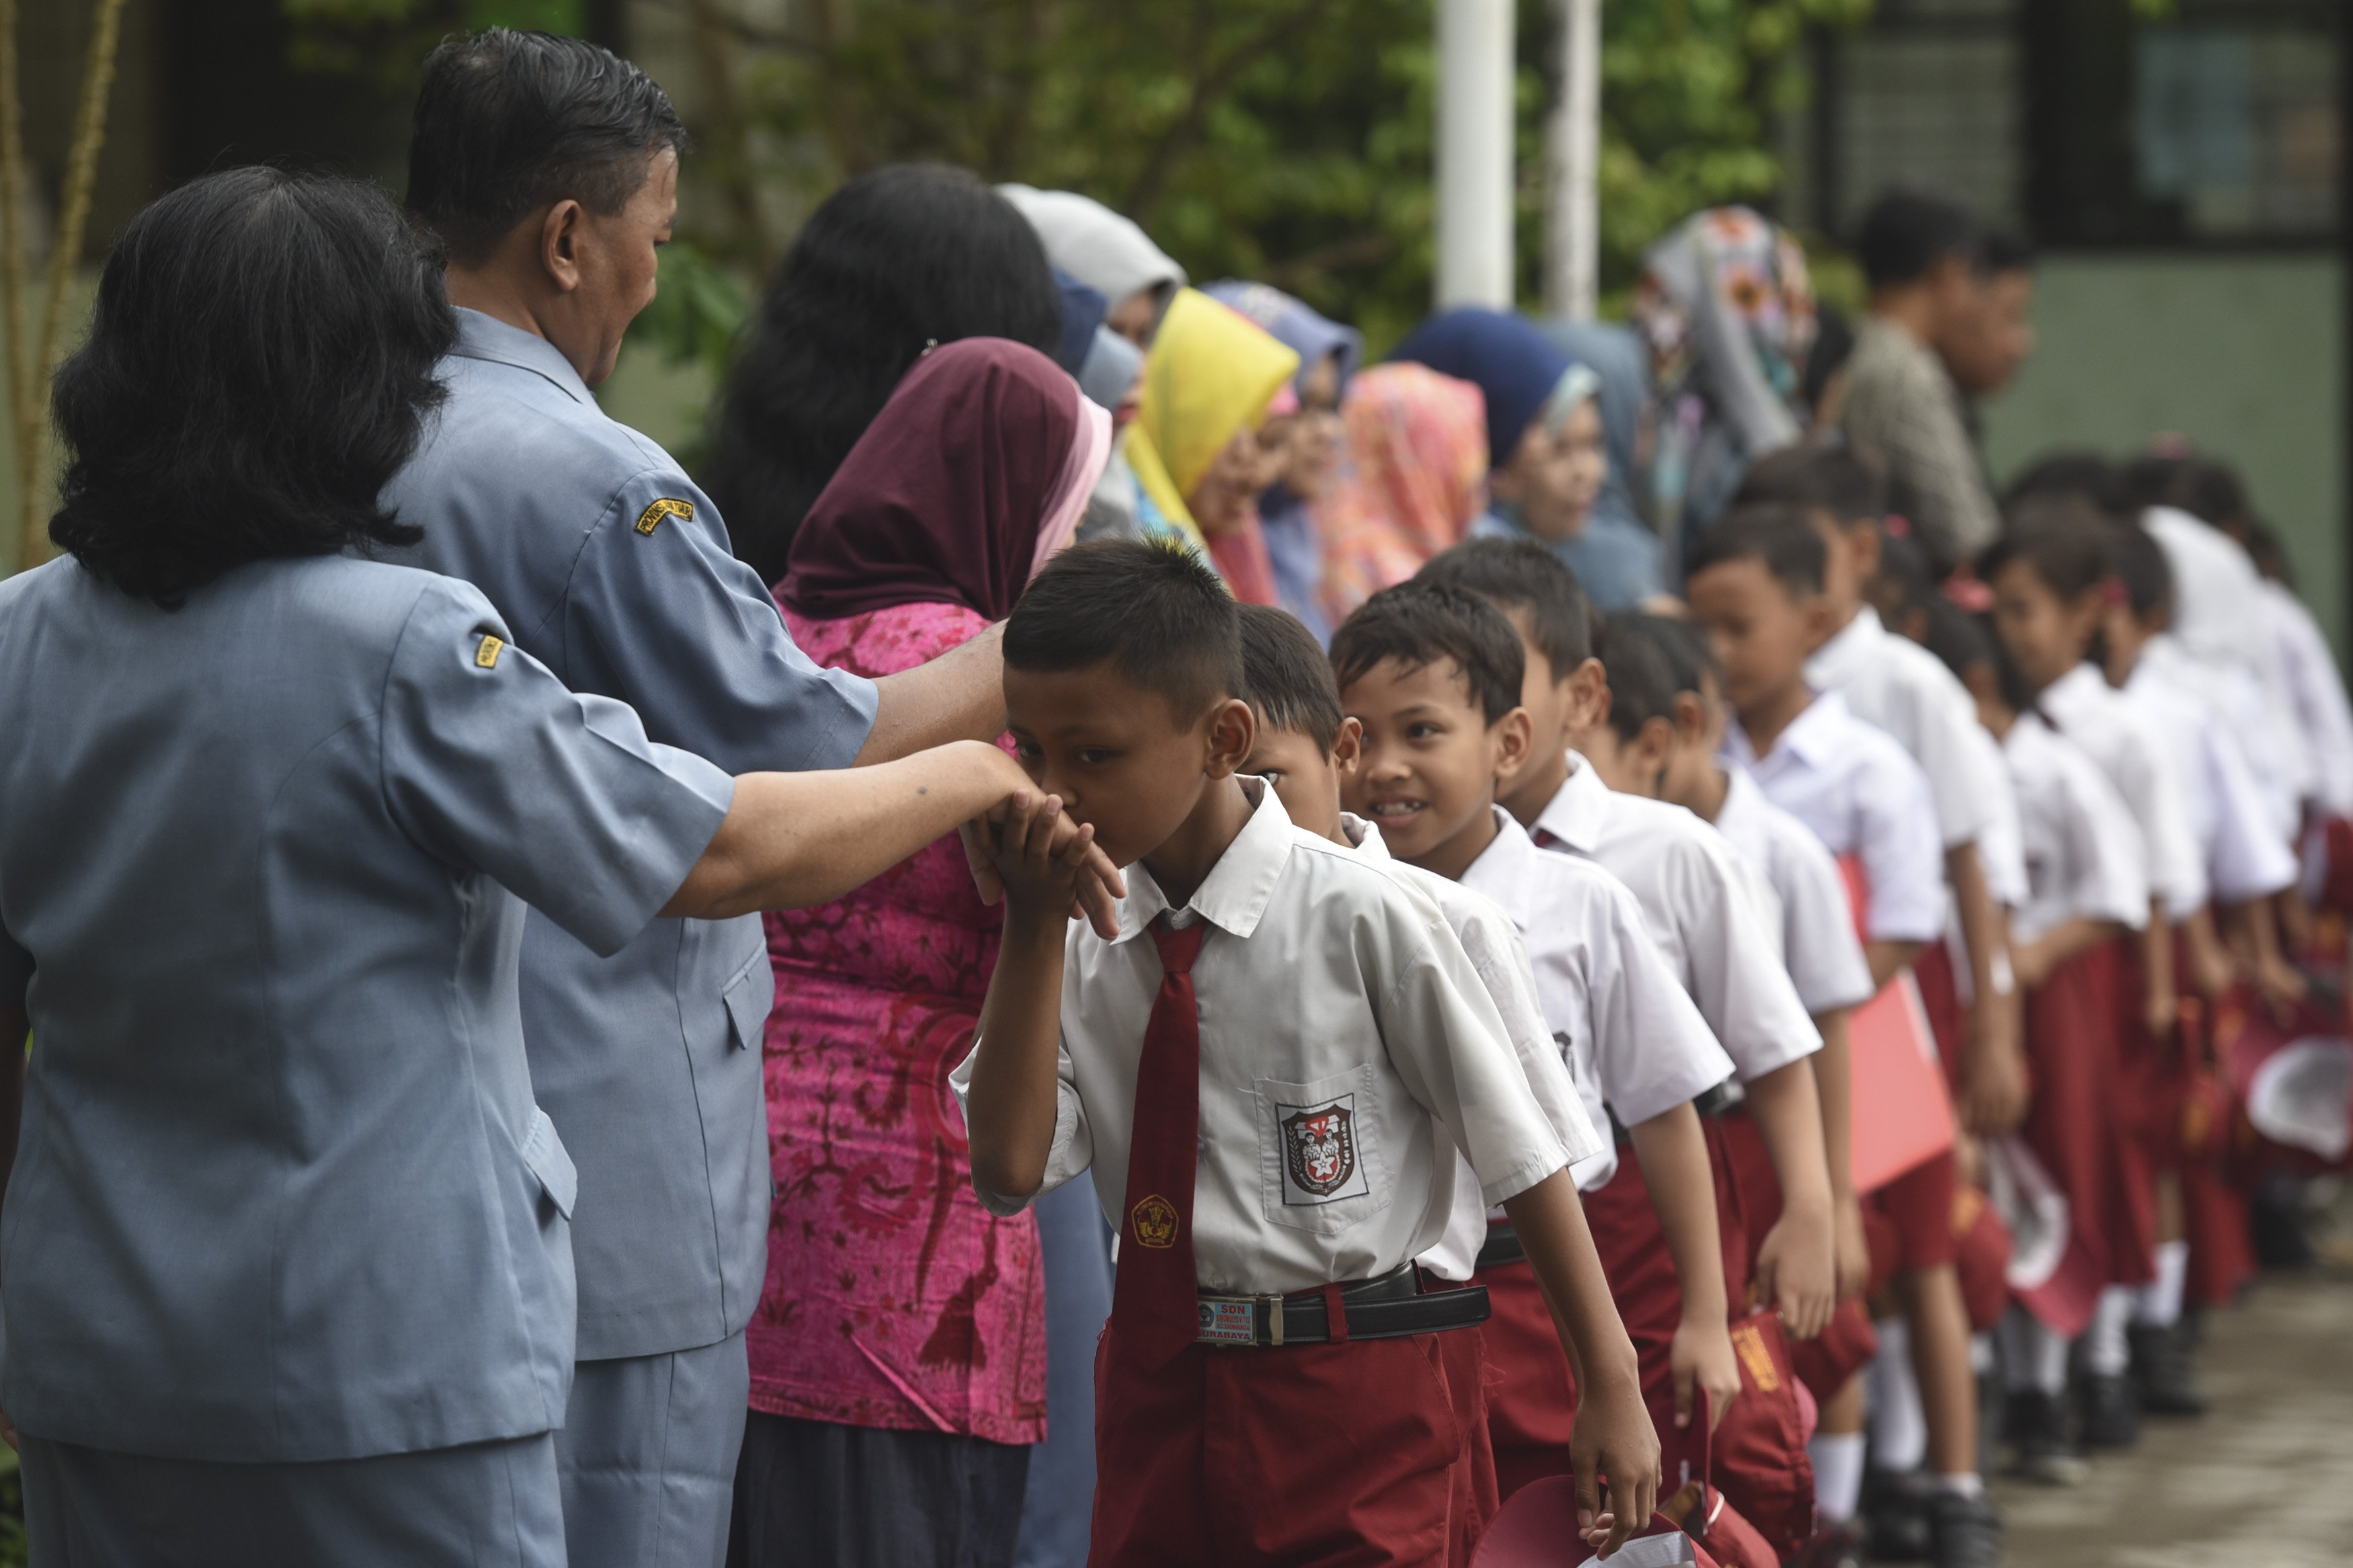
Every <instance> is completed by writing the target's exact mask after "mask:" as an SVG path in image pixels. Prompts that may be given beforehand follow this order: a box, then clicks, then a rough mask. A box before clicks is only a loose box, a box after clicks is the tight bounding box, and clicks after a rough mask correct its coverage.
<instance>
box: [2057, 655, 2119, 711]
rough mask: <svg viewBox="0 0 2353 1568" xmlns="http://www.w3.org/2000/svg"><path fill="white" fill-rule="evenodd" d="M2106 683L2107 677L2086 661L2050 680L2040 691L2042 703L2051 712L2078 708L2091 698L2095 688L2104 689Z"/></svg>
mask: <svg viewBox="0 0 2353 1568" xmlns="http://www.w3.org/2000/svg"><path fill="white" fill-rule="evenodd" d="M2107 684H2108V681H2107V677H2105V676H2104V675H2102V674H2101V673H2100V672H2099V671H2098V670H2096V669H2094V668H2092V666H2091V664H2090V663H2089V662H2088V661H2087V662H2085V663H2083V664H2079V665H2077V666H2076V667H2075V668H2073V669H2071V670H2069V671H2068V672H2067V673H2066V674H2064V675H2063V676H2061V677H2060V678H2059V679H2056V680H2054V681H2052V683H2051V685H2050V686H2049V688H2048V689H2045V690H2044V691H2043V693H2042V705H2043V706H2044V707H2045V708H2048V709H2050V710H2052V712H2053V713H2058V712H2059V710H2061V709H2063V708H2079V707H2081V706H2082V705H2083V704H2084V702H2087V701H2089V700H2091V698H2092V696H2093V694H2094V691H2095V690H2105V689H2106V687H2107Z"/></svg>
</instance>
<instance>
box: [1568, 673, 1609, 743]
mask: <svg viewBox="0 0 2353 1568" xmlns="http://www.w3.org/2000/svg"><path fill="white" fill-rule="evenodd" d="M1567 687H1568V728H1569V730H1570V731H1571V732H1572V733H1575V734H1579V735H1582V734H1586V733H1588V732H1589V731H1593V730H1596V729H1599V727H1600V726H1602V725H1604V724H1607V723H1608V722H1609V671H1608V670H1606V669H1604V668H1602V666H1601V661H1600V660H1599V659H1598V658H1588V659H1587V660H1586V661H1585V662H1584V663H1583V664H1580V665H1578V666H1577V668H1575V669H1573V670H1570V671H1569V672H1568V680H1567Z"/></svg>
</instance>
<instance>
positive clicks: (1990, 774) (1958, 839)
mask: <svg viewBox="0 0 2353 1568" xmlns="http://www.w3.org/2000/svg"><path fill="white" fill-rule="evenodd" d="M1936 673H1937V674H1939V675H1942V674H1944V673H1946V672H1945V671H1944V670H1943V669H1942V668H1938V670H1937V672H1936ZM1912 700H1913V702H1914V704H1915V711H1914V715H1913V719H1914V725H1913V732H1914V734H1915V736H1916V737H1917V738H1918V741H1919V750H1918V752H1916V753H1915V755H1914V757H1913V761H1915V763H1919V765H1920V772H1921V773H1923V774H1924V775H1925V776H1926V779H1927V781H1928V789H1929V799H1930V801H1931V802H1932V803H1933V805H1934V809H1935V813H1936V826H1937V829H1938V838H1939V845H1940V847H1943V848H1946V849H1956V848H1958V847H1960V846H1962V845H1964V844H1974V843H1976V842H1977V841H1978V839H1979V838H1980V837H1983V836H1984V834H1985V830H1986V824H1987V822H1988V821H1989V819H1990V817H1991V815H1992V810H1993V805H1992V802H1993V799H1994V791H1995V789H1996V788H1997V787H1998V786H2000V784H2003V783H2004V782H2005V779H2006V774H2005V773H2004V770H2003V769H2002V767H2001V765H2000V761H2001V760H2000V757H1999V756H1998V755H1997V756H1995V757H1993V758H1992V759H1991V761H1990V763H1989V761H1988V757H1987V753H1986V752H1985V750H1984V749H1983V748H1981V747H1980V746H1978V743H1977V737H1978V736H1979V735H1981V734H1982V733H1983V732H1984V731H1983V729H1982V727H1981V726H1979V724H1978V716H1977V710H1976V709H1975V707H1974V706H1973V705H1972V704H1971V703H1970V701H1969V699H1968V692H1967V691H1965V690H1963V689H1962V688H1961V686H1960V684H1959V683H1958V682H1957V681H1939V682H1937V683H1936V684H1934V685H1931V684H1929V683H1928V682H1927V681H1926V680H1923V681H1922V682H1921V683H1919V685H1918V686H1917V687H1916V688H1915V689H1913V690H1912ZM1872 896H1873V899H1874V900H1876V899H1877V897H1878V893H1877V892H1876V890H1874V891H1873V895H1872Z"/></svg>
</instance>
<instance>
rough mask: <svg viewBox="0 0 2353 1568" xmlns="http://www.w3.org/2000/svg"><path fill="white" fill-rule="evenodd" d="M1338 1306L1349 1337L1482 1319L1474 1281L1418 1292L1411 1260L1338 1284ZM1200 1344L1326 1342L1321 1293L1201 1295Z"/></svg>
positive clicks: (1483, 1306) (1390, 1336)
mask: <svg viewBox="0 0 2353 1568" xmlns="http://www.w3.org/2000/svg"><path fill="white" fill-rule="evenodd" d="M1340 1310H1341V1313H1342V1315H1343V1317H1344V1320H1345V1327H1346V1332H1345V1334H1344V1335H1343V1336H1342V1337H1343V1338H1345V1339H1351V1340H1396V1339H1403V1338H1405V1337H1406V1336H1407V1335H1409V1334H1437V1333H1444V1332H1445V1331H1447V1330H1449V1329H1474V1328H1477V1327H1478V1326H1479V1325H1480V1324H1481V1323H1483V1322H1485V1321H1487V1316H1488V1309H1487V1291H1486V1288H1485V1287H1483V1286H1479V1285H1469V1286H1465V1287H1463V1288H1462V1289H1459V1290H1433V1291H1431V1292H1430V1293H1429V1294H1428V1295H1424V1294H1422V1292H1421V1280H1420V1278H1419V1274H1418V1273H1417V1272H1416V1270H1415V1268H1414V1266H1413V1265H1412V1264H1410V1263H1407V1264H1401V1265H1399V1266H1398V1268H1395V1269H1393V1270H1391V1271H1390V1272H1388V1273H1387V1274H1384V1275H1382V1276H1381V1277H1380V1278H1379V1279H1365V1280H1359V1281H1358V1282H1357V1283H1356V1284H1354V1285H1343V1286H1341V1287H1340ZM1199 1339H1200V1342H1201V1343H1203V1344H1205V1345H1235V1346H1240V1345H1270V1346H1271V1345H1321V1344H1330V1343H1331V1342H1333V1335H1332V1325H1331V1321H1330V1314H1329V1312H1328V1311H1327V1310H1326V1307H1325V1296H1324V1291H1323V1290H1321V1289H1317V1290H1301V1291H1298V1292H1296V1293H1295V1294H1293V1295H1289V1296H1207V1295H1205V1296H1203V1297H1202V1298H1201V1332H1200V1335H1199Z"/></svg>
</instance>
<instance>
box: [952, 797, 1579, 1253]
mask: <svg viewBox="0 0 2353 1568" xmlns="http://www.w3.org/2000/svg"><path fill="white" fill-rule="evenodd" d="M1240 783H1241V787H1242V789H1243V791H1244V793H1245V794H1246V795H1249V796H1250V799H1251V801H1252V805H1253V806H1254V808H1255V809H1254V810H1253V811H1252V812H1251V815H1250V820H1249V821H1248V822H1247V823H1245V824H1244V825H1243V827H1242V830H1241V832H1240V834H1239V835H1237V836H1236V837H1235V838H1234V841H1233V842H1232V843H1231V844H1229V845H1228V846H1227V847H1226V852H1225V853H1224V854H1223V855H1222V856H1220V857H1219V859H1218V863H1217V865H1216V866H1214V867H1212V868H1210V871H1209V874H1208V878H1207V879H1204V880H1203V881H1202V883H1201V885H1200V887H1199V888H1198V889H1196V890H1195V891H1194V894H1193V896H1192V898H1191V899H1190V900H1187V902H1186V903H1185V904H1184V905H1182V906H1181V907H1180V906H1172V905H1171V904H1170V902H1169V900H1168V898H1167V895H1166V894H1165V893H1164V892H1162V891H1161V889H1160V886H1159V884H1158V883H1157V882H1155V881H1154V880H1153V878H1152V873H1151V872H1150V871H1149V870H1147V869H1146V868H1145V867H1144V866H1143V865H1142V864H1141V863H1138V864H1136V865H1134V866H1131V867H1129V868H1127V884H1128V892H1127V896H1126V897H1125V898H1124V899H1122V900H1119V903H1118V906H1117V907H1118V911H1119V935H1118V936H1117V937H1115V938H1113V940H1112V941H1110V942H1105V941H1103V938H1101V937H1100V936H1097V935H1096V934H1095V933H1094V931H1093V929H1092V927H1091V926H1089V925H1088V924H1086V923H1085V922H1083V921H1081V922H1075V923H1073V924H1072V926H1071V931H1070V934H1069V936H1068V938H1067V939H1066V941H1067V946H1066V948H1065V951H1064V957H1063V969H1062V1006H1061V1015H1062V1029H1061V1046H1060V1053H1059V1058H1060V1059H1059V1064H1058V1070H1059V1074H1060V1085H1059V1087H1058V1090H1057V1095H1056V1106H1055V1117H1054V1142H1053V1145H1052V1148H1051V1150H1050V1152H1049V1154H1048V1156H1047V1161H1046V1173H1045V1179H1044V1180H1043V1181H1042V1182H1041V1183H1040V1184H1039V1187H1038V1190H1037V1191H1036V1192H1034V1193H1029V1194H1019V1195H1016V1194H1006V1193H992V1192H989V1191H988V1190H987V1189H986V1188H984V1187H981V1186H980V1184H978V1183H977V1181H976V1182H975V1184H974V1190H975V1192H976V1195H977V1196H978V1197H979V1199H980V1202H981V1204H982V1205H983V1206H984V1207H986V1208H987V1210H988V1211H989V1212H990V1213H992V1214H996V1215H1015V1214H1018V1213H1020V1212H1021V1211H1022V1209H1024V1208H1026V1207H1027V1206H1029V1204H1031V1203H1032V1202H1034V1201H1036V1200H1037V1199H1038V1198H1039V1197H1042V1196H1044V1195H1045V1194H1047V1193H1050V1192H1051V1191H1053V1190H1054V1189H1055V1188H1056V1187H1058V1186H1060V1185H1061V1184H1063V1183H1064V1182H1067V1181H1069V1180H1071V1178H1072V1177H1073V1176H1076V1175H1078V1174H1080V1173H1082V1172H1089V1173H1092V1175H1093V1177H1094V1184H1095V1196H1096V1199H1097V1201H1098V1202H1100V1203H1101V1204H1102V1205H1103V1216H1104V1218H1105V1219H1107V1220H1109V1221H1111V1222H1112V1223H1113V1225H1114V1226H1116V1225H1117V1224H1118V1223H1119V1220H1120V1218H1121V1216H1122V1215H1123V1214H1124V1211H1125V1208H1126V1197H1127V1164H1128V1157H1129V1152H1130V1150H1131V1148H1132V1147H1133V1121H1132V1119H1133V1116H1134V1107H1135V1084H1136V1072H1137V1065H1138V1061H1139V1058H1141V1056H1142V1054H1143V1049H1144V1033H1145V1027H1146V1026H1147V1025H1149V1023H1150V1022H1151V1018H1152V1004H1153V998H1154V996H1155V994H1157V993H1158V991H1159V988H1160V981H1161V975H1162V971H1161V964H1160V956H1159V953H1158V952H1157V950H1156V948H1155V944H1154V942H1153V941H1152V939H1151V937H1150V935H1149V934H1148V930H1149V927H1150V926H1151V924H1152V922H1153V921H1155V920H1157V919H1159V918H1160V917H1161V916H1162V915H1163V914H1164V913H1165V914H1166V915H1168V916H1169V923H1170V924H1172V925H1175V926H1178V927H1182V926H1186V925H1189V924H1191V923H1192V922H1193V921H1197V920H1199V921H1208V923H1209V924H1210V926H1211V927H1212V928H1214V929H1212V930H1211V931H1209V933H1208V940H1206V941H1205V942H1203V943H1202V944H1201V952H1200V955H1199V957H1198V959H1197V960H1196V962H1195V963H1194V967H1193V990H1194V994H1195V997H1196V1000H1197V1003H1198V1008H1199V1018H1200V1038H1201V1111H1200V1127H1201V1134H1200V1149H1201V1153H1200V1160H1199V1163H1198V1169H1197V1173H1196V1175H1195V1177H1194V1188H1193V1261H1194V1267H1195V1272H1196V1275H1197V1277H1198V1281H1199V1284H1200V1287H1201V1289H1204V1290H1208V1291H1211V1292H1214V1293H1217V1294H1221V1295H1257V1294H1287V1293H1289V1292H1291V1291H1294V1290H1304V1289H1312V1288H1314V1287H1315V1286H1319V1285H1325V1284H1331V1283H1335V1282H1341V1281H1347V1280H1356V1279H1372V1278H1375V1277H1377V1276H1379V1275H1382V1274H1386V1273H1388V1272H1389V1271H1390V1270H1392V1269H1395V1268H1398V1267H1400V1266H1402V1265H1404V1264H1406V1263H1409V1262H1411V1261H1412V1260H1413V1259H1415V1258H1419V1257H1420V1256H1421V1255H1422V1254H1424V1253H1426V1252H1428V1251H1430V1248H1431V1247H1435V1246H1436V1245H1437V1244H1438V1242H1439V1240H1440V1237H1442V1236H1443V1235H1444V1233H1445V1229H1446V1224H1447V1220H1448V1218H1449V1216H1450V1215H1451V1214H1452V1213H1453V1210H1454V1198H1455V1192H1454V1189H1455V1184H1456V1173H1457V1172H1459V1171H1460V1170H1461V1161H1459V1160H1458V1159H1456V1158H1455V1154H1454V1150H1456V1149H1460V1150H1461V1152H1462V1154H1463V1155H1464V1156H1465V1157H1467V1158H1468V1160H1469V1162H1470V1164H1471V1168H1472V1171H1474V1172H1476V1173H1477V1180H1478V1181H1479V1183H1480V1184H1481V1196H1482V1199H1483V1200H1484V1201H1485V1202H1488V1203H1501V1202H1503V1201H1504V1199H1505V1198H1509V1197H1514V1196H1516V1195H1518V1194H1521V1193H1523V1192H1525V1191H1526V1190H1527V1189H1528V1188H1530V1187H1532V1186H1534V1185H1535V1184H1537V1183H1538V1182H1540V1181H1542V1180H1544V1179H1545V1178H1546V1176H1549V1175H1551V1174H1552V1173H1554V1172H1555V1171H1557V1170H1559V1169H1561V1168H1562V1167H1563V1166H1564V1165H1566V1164H1567V1163H1568V1152H1567V1150H1566V1149H1564V1148H1563V1147H1562V1145H1561V1141H1560V1136H1559V1134H1557V1133H1556V1132H1555V1131H1553V1128H1552V1123H1551V1121H1549V1120H1548V1119H1547V1118H1546V1115H1545V1112H1544V1109H1543V1107H1541V1106H1540V1105H1538V1104H1537V1102H1536V1100H1535V1095H1534V1094H1532V1093H1531V1092H1530V1091H1529V1089H1528V1079H1527V1075H1526V1074H1525V1072H1524V1071H1522V1070H1521V1068H1520V1064H1519V1060H1518V1058H1517V1057H1516V1056H1515V1054H1514V1050H1513V1047H1512V1042H1511V1039H1510V1037H1509V1035H1508V1034H1507V1032H1506V1030H1505V1028H1504V1021H1503V1019H1502V1018H1501V1017H1500V1016H1498V1015H1497V1013H1496V1011H1495V1005H1494V1003H1493V1001H1492V1000H1491V999H1490V998H1489V996H1488V994H1487V991H1486V988H1485V986H1483V985H1482V984H1481V983H1480V980H1479V975H1478V973H1477V972H1476V971H1475V970H1473V969H1472V965H1471V961H1470V959H1469V958H1468V957H1467V956H1466V955H1465V954H1464V952H1463V951H1462V944H1461V942H1459V941H1458V940H1457V939H1456V938H1455V935H1454V932H1453V931H1452V930H1451V928H1450V927H1449V926H1448V925H1447V923H1446V917H1445V915H1444V914H1443V913H1442V912H1441V911H1440V909H1439V907H1438V905H1437V904H1436V903H1434V902H1433V901H1432V900H1430V897H1429V896H1428V895H1427V894H1425V893H1424V892H1422V891H1421V890H1420V889H1419V888H1417V887H1415V886H1414V885H1413V883H1412V882H1411V881H1409V879H1406V878H1404V877H1401V876H1399V875H1398V873H1397V868H1396V867H1395V866H1394V865H1388V864H1384V863H1382V862H1381V861H1378V860H1375V859H1370V858H1366V857H1365V856H1363V855H1360V854H1358V853H1357V852H1356V851H1355V850H1353V849H1350V848H1347V847H1345V846H1343V845H1339V844H1335V843H1334V842H1332V841H1331V840H1330V839H1328V838H1322V837H1317V836H1316V835H1314V834H1312V833H1309V832H1307V831H1306V830H1305V829H1303V828H1298V827H1294V826H1292V823H1291V818H1290V816H1289V815H1288V814H1286V813H1285V812H1284V811H1283V809H1282V802H1281V801H1280V800H1277V799H1276V798H1275V795H1274V791H1273V790H1272V789H1271V788H1269V787H1268V786H1267V784H1266V783H1265V781H1263V780H1261V779H1244V780H1242V781H1240ZM977 1044H978V1043H977V1042H976V1047H977ZM948 1082H949V1084H950V1086H951V1087H952V1088H953V1089H955V1095H956V1101H957V1104H958V1106H959V1108H964V1107H965V1100H966V1097H967V1095H968V1094H969V1092H970V1089H971V1083H972V1058H970V1057H967V1058H965V1060H964V1061H963V1063H961V1064H960V1065H959V1066H958V1067H957V1068H956V1069H955V1072H953V1073H952V1074H950V1075H949V1079H948ZM967 1114H969V1112H968V1110H967ZM1311 1124H1312V1125H1314V1126H1315V1127H1316V1128H1317V1130H1318V1131H1319V1132H1320V1133H1321V1134H1322V1135H1323V1136H1324V1138H1325V1139H1326V1141H1327V1144H1328V1142H1337V1145H1338V1150H1337V1158H1336V1159H1329V1160H1319V1161H1317V1162H1316V1163H1313V1164H1311V1163H1310V1162H1309V1160H1308V1158H1307V1150H1306V1149H1305V1147H1304V1142H1305V1139H1306V1137H1307V1136H1308V1129H1309V1128H1310V1126H1311ZM1335 1126H1336V1129H1337V1131H1336V1135H1335V1134H1334V1133H1333V1131H1332V1130H1333V1129H1334V1128H1335ZM1450 1144H1451V1147H1449V1145H1450ZM1324 1152H1328V1149H1327V1150H1326V1151H1324Z"/></svg>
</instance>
